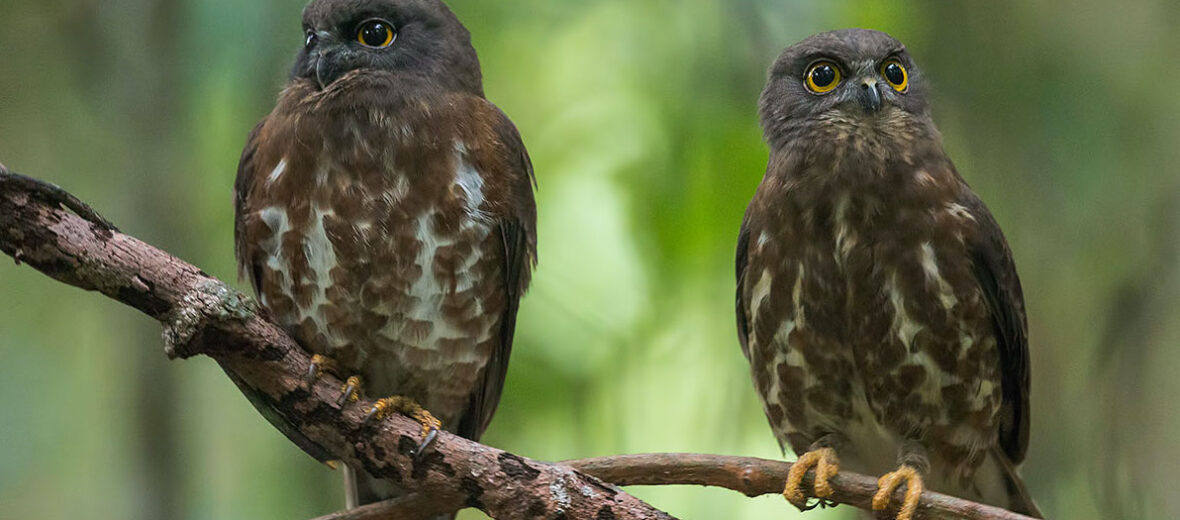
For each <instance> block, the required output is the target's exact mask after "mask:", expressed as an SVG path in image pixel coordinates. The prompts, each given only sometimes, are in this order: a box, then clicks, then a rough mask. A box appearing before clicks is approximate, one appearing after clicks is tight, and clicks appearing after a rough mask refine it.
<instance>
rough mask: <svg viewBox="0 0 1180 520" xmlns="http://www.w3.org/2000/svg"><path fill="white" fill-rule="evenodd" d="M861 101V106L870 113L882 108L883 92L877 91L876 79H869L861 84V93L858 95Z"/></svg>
mask: <svg viewBox="0 0 1180 520" xmlns="http://www.w3.org/2000/svg"><path fill="white" fill-rule="evenodd" d="M857 100H858V101H860V107H861V108H863V109H864V110H865V112H868V113H870V114H873V113H876V112H877V111H879V110H881V93H880V92H879V91H877V82H876V80H871V79H867V80H865V82H864V83H862V84H861V85H860V94H859V95H858V96H857Z"/></svg>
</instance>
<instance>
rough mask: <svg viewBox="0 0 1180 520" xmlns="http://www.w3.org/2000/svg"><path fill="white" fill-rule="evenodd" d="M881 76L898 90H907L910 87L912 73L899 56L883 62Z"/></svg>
mask: <svg viewBox="0 0 1180 520" xmlns="http://www.w3.org/2000/svg"><path fill="white" fill-rule="evenodd" d="M881 76H882V77H884V78H885V81H887V82H889V86H891V87H893V90H896V91H898V92H905V89H907V88H909V87H910V73H909V72H908V71H906V70H905V65H902V64H901V62H900V61H898V60H897V58H890V59H888V60H885V63H882V64H881Z"/></svg>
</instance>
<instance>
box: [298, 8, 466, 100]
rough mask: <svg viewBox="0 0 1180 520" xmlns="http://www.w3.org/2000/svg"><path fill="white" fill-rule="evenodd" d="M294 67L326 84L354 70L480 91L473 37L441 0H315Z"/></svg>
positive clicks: (302, 75)
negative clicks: (472, 42)
mask: <svg viewBox="0 0 1180 520" xmlns="http://www.w3.org/2000/svg"><path fill="white" fill-rule="evenodd" d="M303 32H304V46H303V49H302V50H300V52H299V56H298V57H297V58H296V61H295V68H294V70H293V71H292V77H293V78H305V79H308V80H311V81H313V82H314V83H316V84H318V85H319V87H320V88H321V89H323V88H327V87H328V86H329V85H331V84H332V83H333V82H335V81H336V80H338V79H340V78H341V77H343V76H344V75H345V74H347V73H349V72H352V71H355V70H365V71H374V72H376V71H385V72H391V73H394V74H395V75H398V76H400V77H403V78H407V79H423V80H426V81H428V82H430V83H431V84H434V85H438V86H439V87H440V88H443V89H452V90H458V91H463V92H468V93H472V94H476V95H481V96H482V95H483V86H482V78H481V75H480V69H479V59H478V57H477V56H476V54H475V49H474V48H473V47H472V46H471V35H470V33H468V32H467V29H466V28H465V27H463V24H462V23H460V22H459V20H458V19H457V18H456V17H455V15H454V14H453V13H452V12H451V11H450V9H448V8H447V6H446V5H444V4H443V3H442V2H440V1H439V0H313V1H312V2H311V3H310V4H308V6H307V7H306V8H305V9H304V11H303Z"/></svg>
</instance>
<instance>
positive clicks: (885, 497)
mask: <svg viewBox="0 0 1180 520" xmlns="http://www.w3.org/2000/svg"><path fill="white" fill-rule="evenodd" d="M898 459H899V461H900V463H901V464H900V466H899V467H898V468H897V470H896V471H893V472H891V473H886V474H885V475H883V476H881V478H880V479H878V480H877V493H876V494H875V495H873V510H874V511H884V510H886V509H888V508H889V504H890V502H891V501H892V500H893V492H894V491H896V490H897V488H898V487H900V486H901V485H902V484H905V486H906V490H905V499H904V500H903V501H902V503H901V508H900V509H899V510H898V511H897V520H912V519H913V517H914V512H915V511H917V510H918V499H920V498H921V497H922V490H923V488H924V487H925V486H924V485H923V483H922V473H925V472H926V471H927V470H928V469H929V467H930V461H929V459H928V458H927V456H926V448H925V447H923V446H922V445H921V444H919V443H918V442H916V441H907V442H906V443H905V444H903V445H902V447H901V454H900V456H899V457H898Z"/></svg>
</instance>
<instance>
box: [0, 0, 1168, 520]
mask: <svg viewBox="0 0 1180 520" xmlns="http://www.w3.org/2000/svg"><path fill="white" fill-rule="evenodd" d="M302 2H303V0H265V1H263V0H258V1H252V2H237V1H230V0H200V1H196V0H186V1H164V0H128V1H124V2H114V3H99V2H57V1H53V2H46V1H36V0H7V1H5V2H3V3H0V49H2V50H3V52H2V54H3V60H2V61H0V161H3V162H4V163H5V164H7V165H8V166H10V167H11V168H13V169H14V170H16V171H19V172H23V173H27V174H31V175H35V176H38V177H42V178H45V179H48V180H51V181H53V182H56V183H59V184H61V185H63V186H65V187H67V188H68V189H70V190H71V191H73V192H74V193H75V194H77V195H78V196H79V197H81V198H83V199H84V200H86V201H88V202H90V203H92V204H93V205H94V206H95V207H96V208H98V209H99V210H100V211H102V212H103V213H104V214H105V215H106V216H107V217H108V218H110V219H112V220H113V221H114V222H116V223H117V224H118V225H119V226H120V227H121V228H122V229H124V230H125V231H127V232H130V233H132V234H135V235H137V236H139V237H142V238H144V239H145V240H148V241H150V242H153V243H155V244H157V245H159V246H161V247H163V248H165V249H168V250H170V251H172V252H174V253H176V254H178V255H180V256H182V257H184V258H186V259H188V260H190V261H192V262H194V263H196V264H198V265H200V266H202V267H203V268H205V269H206V270H207V271H208V272H210V273H213V274H214V275H217V276H219V277H222V278H223V279H226V280H233V279H234V278H235V268H234V261H233V255H232V243H231V242H232V238H231V236H232V210H231V205H230V194H231V186H232V182H233V176H234V172H235V168H236V164H237V158H238V153H239V150H240V149H241V146H242V144H243V142H244V140H245V136H246V133H247V132H248V131H249V130H250V128H251V127H252V126H253V124H254V123H255V122H256V121H257V120H258V119H259V118H261V117H262V116H263V115H264V114H265V113H266V112H267V111H268V110H269V109H270V107H271V105H272V103H273V100H274V97H275V94H276V93H277V90H278V88H279V86H280V85H281V84H282V81H283V79H284V78H285V73H286V69H287V67H288V66H289V64H290V61H291V59H292V57H293V55H294V52H295V50H296V49H297V48H298V46H299V45H300V43H301V41H302V34H301V32H300V30H299V12H300V9H301V8H302ZM451 4H452V7H453V8H454V9H455V11H456V12H457V13H458V14H459V16H460V18H462V19H463V20H465V21H466V23H467V24H468V26H469V27H470V29H471V31H472V33H473V36H474V40H475V44H476V47H477V49H478V50H479V51H480V56H481V58H482V60H483V64H484V73H485V78H486V85H487V92H488V96H489V98H490V99H491V100H492V101H494V102H496V103H497V104H499V105H500V106H501V107H502V108H503V109H504V110H505V111H506V112H507V113H508V114H509V115H510V116H511V117H512V118H513V120H514V121H515V122H516V123H517V125H518V126H519V128H520V130H521V133H522V134H523V136H524V139H525V142H526V144H527V145H528V147H529V150H530V152H531V153H532V156H533V159H534V162H535V165H536V170H537V174H538V177H539V182H540V190H539V192H538V206H539V212H540V215H539V219H540V256H541V264H540V268H539V270H538V271H537V274H536V277H535V284H534V287H533V289H532V291H531V292H530V293H529V295H528V296H527V297H526V299H525V302H524V304H523V308H522V314H521V317H520V320H519V333H518V335H517V338H518V340H517V341H518V343H517V345H516V348H515V350H514V359H513V362H512V365H511V368H510V371H509V376H508V383H507V387H506V390H505V394H504V399H503V402H502V404H501V407H500V412H499V415H498V418H497V420H496V421H495V422H494V423H493V425H492V427H491V430H490V431H489V434H488V436H487V437H486V441H487V442H489V443H491V444H494V445H497V446H500V447H503V448H505V449H508V450H511V451H515V452H518V453H521V454H525V455H529V456H534V457H540V458H547V459H565V458H575V457H582V456H593V455H606V454H614V453H626V452H639V451H702V452H713V453H726V454H742V455H754V456H764V457H779V456H780V453H779V451H778V448H777V445H776V444H775V442H774V440H773V438H772V436H771V434H770V432H769V428H768V427H767V426H766V424H765V419H764V418H763V416H762V412H761V409H760V407H759V405H758V401H757V398H756V397H755V394H754V392H753V389H752V385H751V383H750V382H749V377H748V375H747V371H748V368H747V366H746V364H745V360H744V359H743V358H742V355H741V353H740V351H739V349H738V347H737V342H736V338H735V331H734V326H733V317H732V312H733V310H732V309H733V304H732V294H733V281H732V278H733V272H732V256H733V248H734V243H735V240H736V234H737V227H738V224H739V222H740V219H741V215H742V212H743V211H744V208H745V204H746V202H747V201H748V200H749V197H750V196H751V195H752V194H753V192H754V189H755V187H756V186H757V183H758V182H759V179H760V178H761V175H762V171H763V168H764V166H765V160H766V149H765V146H764V145H763V144H762V143H761V136H760V130H759V128H758V123H757V115H756V100H757V96H758V93H759V91H760V89H761V87H762V82H763V79H764V74H765V70H766V68H767V66H768V65H769V64H770V63H771V61H772V60H773V59H774V58H775V56H777V54H778V52H779V50H780V49H781V48H782V47H784V46H785V45H787V44H790V43H792V42H794V41H796V40H799V39H801V38H803V37H804V36H807V35H809V34H812V33H815V32H819V31H823V30H827V29H832V28H838V27H847V26H863V27H870V28H877V29H882V30H885V31H888V32H890V33H892V34H894V35H895V36H897V37H899V38H901V39H902V40H903V41H906V42H907V44H908V45H909V47H910V49H911V51H912V52H913V54H914V55H915V56H916V57H917V59H918V60H919V63H920V64H921V65H922V66H923V69H924V71H925V73H926V74H927V76H928V77H930V78H931V80H932V81H933V83H934V85H935V100H934V103H935V117H936V119H937V120H938V122H939V124H940V126H941V128H942V130H943V132H944V135H945V138H946V144H947V148H948V151H949V152H950V153H951V155H952V157H953V158H954V159H955V161H956V163H957V165H958V166H959V169H960V171H961V172H962V173H963V174H964V176H965V177H966V178H967V179H968V180H969V181H970V182H971V183H972V184H973V185H974V186H975V187H976V189H977V190H978V191H979V192H980V193H981V195H982V196H983V198H984V199H985V200H987V201H988V203H989V205H990V206H991V207H992V209H993V211H994V212H995V213H996V215H997V218H998V219H999V220H1000V222H1001V224H1002V225H1003V227H1004V229H1005V231H1006V233H1007V235H1008V237H1009V239H1010V241H1011V242H1012V247H1013V249H1014V250H1015V253H1016V257H1017V262H1018V265H1019V267H1020V272H1021V275H1022V277H1023V280H1024V285H1025V292H1026V297H1027V300H1028V307H1029V315H1030V326H1031V330H1032V341H1033V345H1032V349H1033V370H1034V387H1033V400H1034V403H1033V406H1034V408H1033V409H1034V412H1033V414H1034V415H1033V421H1034V422H1033V442H1032V448H1031V451H1030V457H1029V460H1028V461H1027V463H1026V465H1025V474H1026V476H1027V477H1028V481H1029V486H1030V488H1031V489H1032V492H1033V494H1034V495H1035V496H1036V497H1038V499H1039V500H1040V502H1041V505H1042V506H1043V508H1044V509H1046V510H1047V511H1048V512H1050V513H1052V515H1053V516H1054V517H1061V518H1098V517H1108V518H1114V517H1117V518H1165V517H1174V516H1178V515H1180V501H1178V499H1177V496H1176V494H1175V493H1174V492H1172V491H1171V488H1170V484H1169V483H1170V482H1171V481H1172V480H1173V476H1172V475H1170V474H1168V473H1166V472H1167V471H1168V470H1170V469H1173V468H1170V467H1168V466H1167V465H1166V463H1165V462H1164V461H1176V460H1180V444H1178V443H1176V442H1175V441H1174V440H1173V439H1174V435H1170V434H1169V432H1174V431H1175V430H1176V428H1177V427H1178V426H1180V424H1178V423H1180V421H1178V419H1177V415H1176V414H1175V413H1174V406H1175V405H1174V403H1173V402H1172V401H1173V400H1172V399H1171V397H1172V396H1175V395H1180V383H1178V381H1180V378H1177V377H1176V375H1177V369H1176V367H1177V366H1180V365H1178V363H1180V357H1178V354H1177V351H1176V349H1174V348H1170V347H1171V346H1172V345H1175V344H1176V342H1177V341H1180V327H1177V323H1180V322H1178V321H1177V320H1176V319H1175V312H1174V309H1176V308H1177V307H1178V306H1180V264H1178V263H1177V256H1176V248H1177V245H1178V239H1180V231H1178V230H1180V211H1176V210H1175V208H1176V206H1175V203H1176V201H1177V200H1180V199H1177V198H1176V197H1177V195H1178V194H1180V191H1178V190H1180V172H1178V171H1177V167H1176V166H1175V165H1176V164H1180V147H1178V146H1176V143H1177V142H1178V140H1180V97H1177V96H1175V95H1173V91H1174V90H1175V88H1174V86H1175V85H1177V84H1180V82H1178V81H1177V80H1180V78H1178V77H1177V75H1178V74H1180V72H1177V71H1178V70H1180V69H1177V68H1176V67H1175V66H1174V65H1173V63H1174V60H1175V57H1176V56H1177V55H1178V54H1180V32H1177V31H1175V30H1174V28H1175V27H1177V24H1178V23H1180V18H1178V17H1180V15H1178V14H1177V13H1178V11H1177V10H1176V9H1175V5H1174V0H1134V1H1131V2H1122V3H1106V2H1098V1H1095V0H1083V1H1081V2H1075V3H1074V4H1071V7H1070V8H1069V9H1068V10H1064V9H1062V8H1061V6H1060V5H1059V4H1058V3H1055V2H1049V1H1047V0H1038V1H1031V2H1019V3H1017V2H986V3H985V2H978V3H968V2H962V1H953V2H944V1H935V0H926V1H907V2H890V3H881V2H868V1H863V0H843V1H835V0H833V1H830V2H804V1H801V0H683V1H672V0H649V1H645V2H636V1H633V0H593V1H580V2H579V1H572V0H567V1H555V0H517V1H515V2H489V1H479V0H462V1H460V0H454V1H452V2H451ZM0 218H3V216H0ZM1169 309H1173V310H1169ZM161 346H162V345H161V342H160V340H159V335H158V327H157V326H156V325H155V324H153V323H151V322H150V321H149V320H147V319H146V318H143V317H140V316H137V315H135V314H133V312H132V311H130V310H128V309H126V308H123V307H120V306H118V305H117V304H114V303H112V302H110V301H108V300H105V299H103V298H100V297H98V296H94V295H88V294H83V293H80V292H78V291H76V290H72V289H69V288H66V287H64V286H60V285H58V284H55V283H53V282H51V281H49V280H47V279H45V278H44V277H42V276H41V275H39V274H36V273H34V272H33V271H31V270H29V269H27V268H17V267H13V266H12V265H11V264H9V265H0V366H3V367H4V370H3V372H4V373H3V375H2V376H0V518H45V519H55V518H71V517H75V516H82V515H85V516H87V517H91V518H99V519H102V518H145V519H154V518H191V519H206V518H209V519H213V518H257V519H267V518H275V519H280V518H282V519H290V518H311V517H313V516H316V515H319V514H324V513H327V512H330V511H332V510H334V509H336V508H337V507H339V505H340V504H341V503H342V500H341V493H340V487H341V484H340V481H339V479H340V477H339V476H338V475H336V474H334V473H332V472H331V471H329V470H328V469H326V468H322V467H321V466H319V465H317V464H315V463H314V462H313V461H311V460H310V459H309V458H307V457H306V456H303V455H302V454H301V453H299V452H298V451H297V450H296V448H294V447H293V446H292V445H290V444H289V443H288V442H286V440H285V439H284V438H283V437H282V436H281V435H280V434H279V433H278V432H276V431H275V430H274V429H273V428H271V427H270V426H269V425H268V424H266V423H265V421H263V420H262V418H261V417H259V416H258V414H257V413H256V412H255V411H254V410H253V409H252V408H250V406H249V404H248V403H247V402H246V400H245V399H244V398H242V396H241V395H239V394H238V392H237V390H236V389H235V388H234V387H233V385H232V384H231V383H230V382H229V380H228V379H226V378H225V377H224V376H223V375H222V374H221V373H220V372H219V371H218V369H217V368H216V366H215V365H213V364H212V363H211V362H209V361H207V360H194V361H190V362H185V363H171V364H170V363H168V362H166V361H165V360H164V356H163V354H162V349H161ZM632 491H634V492H635V493H636V494H637V495H639V496H640V497H642V498H645V499H648V500H650V501H651V502H653V503H654V504H655V505H657V506H659V507H661V508H664V509H666V510H668V511H670V512H672V513H674V514H677V515H679V516H682V517H686V518H769V517H773V518H793V517H796V515H797V513H796V512H795V511H794V510H793V508H791V507H790V506H788V505H787V504H786V503H785V502H784V501H782V500H781V499H777V498H774V497H767V498H761V499H755V500H750V499H746V498H744V497H741V496H739V495H737V494H734V493H730V492H724V491H716V490H702V489H699V488H677V489H634V490H632ZM849 514H850V511H846V510H844V509H838V510H835V511H828V512H818V511H817V512H813V513H809V514H808V515H807V518H810V519H822V518H846V517H849ZM772 515H773V516H772ZM478 517H479V516H478V515H475V514H471V515H470V516H466V518H478Z"/></svg>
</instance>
